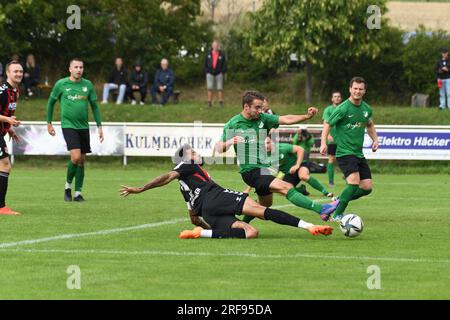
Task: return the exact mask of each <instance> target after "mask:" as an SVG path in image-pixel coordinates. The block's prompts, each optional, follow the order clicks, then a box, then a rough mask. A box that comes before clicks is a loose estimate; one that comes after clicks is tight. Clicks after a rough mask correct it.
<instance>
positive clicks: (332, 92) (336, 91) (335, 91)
mask: <svg viewBox="0 0 450 320" xmlns="http://www.w3.org/2000/svg"><path fill="white" fill-rule="evenodd" d="M335 93H339V94H340V95H342V94H341V92H340V91H339V90H333V91H331V97H333V95H334V94H335Z"/></svg>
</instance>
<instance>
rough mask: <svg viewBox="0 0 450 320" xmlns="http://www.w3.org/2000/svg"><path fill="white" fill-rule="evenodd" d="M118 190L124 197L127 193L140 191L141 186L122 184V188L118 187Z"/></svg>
mask: <svg viewBox="0 0 450 320" xmlns="http://www.w3.org/2000/svg"><path fill="white" fill-rule="evenodd" d="M119 192H120V196H122V197H124V198H125V197H126V196H128V195H129V194H132V193H134V194H136V193H140V192H141V188H136V187H128V186H122V188H120V190H119Z"/></svg>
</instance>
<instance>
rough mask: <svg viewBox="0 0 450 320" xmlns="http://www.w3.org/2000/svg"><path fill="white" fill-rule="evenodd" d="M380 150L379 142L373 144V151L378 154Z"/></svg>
mask: <svg viewBox="0 0 450 320" xmlns="http://www.w3.org/2000/svg"><path fill="white" fill-rule="evenodd" d="M377 150H378V141H374V142H373V144H372V151H373V152H376V151H377Z"/></svg>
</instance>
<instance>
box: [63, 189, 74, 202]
mask: <svg viewBox="0 0 450 320" xmlns="http://www.w3.org/2000/svg"><path fill="white" fill-rule="evenodd" d="M64 201H72V189H65V190H64Z"/></svg>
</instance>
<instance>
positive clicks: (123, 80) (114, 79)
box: [102, 57, 128, 104]
mask: <svg viewBox="0 0 450 320" xmlns="http://www.w3.org/2000/svg"><path fill="white" fill-rule="evenodd" d="M114 64H115V66H114V68H113V69H112V70H111V72H110V73H109V76H108V82H107V83H105V84H104V86H103V99H102V104H105V103H108V97H109V91H110V90H111V89H113V90H117V89H119V94H118V95H117V100H116V104H121V103H122V102H123V99H124V97H125V92H126V90H127V82H128V78H127V77H128V75H127V70H126V69H125V67H124V65H123V60H122V58H119V57H117V58H116V61H115V63H114Z"/></svg>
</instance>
